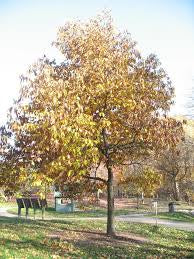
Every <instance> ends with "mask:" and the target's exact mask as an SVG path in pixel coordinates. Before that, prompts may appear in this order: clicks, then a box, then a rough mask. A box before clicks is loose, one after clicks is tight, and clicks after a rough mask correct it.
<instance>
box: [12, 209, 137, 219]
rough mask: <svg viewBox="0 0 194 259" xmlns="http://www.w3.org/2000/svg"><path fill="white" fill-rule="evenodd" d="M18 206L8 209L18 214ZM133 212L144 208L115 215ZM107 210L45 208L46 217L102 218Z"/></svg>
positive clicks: (23, 211) (117, 212) (116, 211)
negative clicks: (73, 210)
mask: <svg viewBox="0 0 194 259" xmlns="http://www.w3.org/2000/svg"><path fill="white" fill-rule="evenodd" d="M17 211H18V210H17V208H10V209H8V212H9V213H12V214H15V215H17ZM41 213H42V212H41V211H40V210H37V211H36V217H41V215H42V214H41ZM131 213H142V210H135V209H130V210H129V209H116V210H115V216H119V215H130V214H131ZM106 215H107V210H106V209H105V208H96V209H94V208H91V209H87V210H84V211H83V210H82V211H75V212H66V213H62V212H56V211H55V209H54V208H51V207H50V208H47V209H46V210H45V217H46V218H87V217H91V218H100V217H106ZM22 216H25V209H22ZM33 216H34V211H33V209H29V217H33Z"/></svg>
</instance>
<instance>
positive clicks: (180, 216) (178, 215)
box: [153, 211, 194, 223]
mask: <svg viewBox="0 0 194 259" xmlns="http://www.w3.org/2000/svg"><path fill="white" fill-rule="evenodd" d="M153 217H155V215H154V214H153ZM157 217H158V218H160V219H168V220H176V221H183V222H193V223H194V215H193V214H192V213H189V212H188V213H185V212H179V211H177V212H174V213H168V212H160V213H159V214H158V216H157Z"/></svg>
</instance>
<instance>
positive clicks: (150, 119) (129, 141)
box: [8, 14, 182, 235]
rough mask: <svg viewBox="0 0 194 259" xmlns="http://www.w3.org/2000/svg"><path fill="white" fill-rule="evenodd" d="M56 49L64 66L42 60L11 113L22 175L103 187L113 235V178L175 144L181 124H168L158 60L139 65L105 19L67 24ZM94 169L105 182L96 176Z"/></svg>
mask: <svg viewBox="0 0 194 259" xmlns="http://www.w3.org/2000/svg"><path fill="white" fill-rule="evenodd" d="M54 45H55V46H56V47H57V48H58V49H59V51H60V52H61V54H62V56H63V59H64V62H62V63H60V64H56V62H55V61H50V60H48V59H47V58H46V57H44V58H43V59H41V60H39V61H38V62H37V63H36V64H35V65H33V66H32V67H31V69H30V70H29V73H28V75H27V76H25V77H22V87H21V95H20V98H19V100H18V102H16V104H15V105H14V107H13V109H12V111H11V113H10V120H9V123H8V124H9V127H10V129H11V130H12V131H13V132H14V134H13V135H14V139H15V141H16V142H17V143H18V150H20V152H21V153H22V154H23V156H22V159H23V166H22V170H24V169H25V170H27V171H28V172H29V168H30V167H33V169H34V171H35V173H37V175H46V176H47V177H49V178H52V179H54V180H55V181H58V182H65V181H67V179H71V181H73V182H74V181H79V180H81V179H82V178H85V179H93V180H97V181H101V182H102V183H103V184H105V185H106V187H107V204H108V205H107V206H108V210H107V211H108V214H107V234H108V235H113V234H114V222H113V219H114V192H113V180H114V170H115V168H118V167H119V166H121V165H123V164H126V161H134V160H136V159H138V158H140V157H142V156H148V155H150V153H152V154H153V152H154V153H155V154H157V153H158V152H159V151H160V150H161V149H162V148H163V147H164V146H165V147H166V146H168V145H169V146H171V145H175V144H176V141H177V140H178V136H179V133H181V131H182V127H181V123H177V122H176V120H174V119H170V118H167V116H166V114H167V112H168V111H169V109H170V105H171V104H172V98H173V92H174V89H173V87H172V86H171V82H170V80H169V78H168V76H167V74H166V72H165V71H164V70H163V69H162V68H161V66H160V62H159V60H158V59H157V58H156V56H155V55H152V54H151V55H149V56H148V57H146V58H143V57H142V56H141V55H140V53H139V52H138V51H137V49H136V47H135V43H134V41H132V39H131V37H130V35H129V33H127V32H123V33H121V32H117V30H116V29H115V27H114V26H113V23H112V19H111V17H110V16H109V15H107V14H103V15H100V16H97V17H96V18H94V19H91V20H89V21H88V22H86V23H83V22H81V21H78V22H72V23H66V24H65V25H64V26H63V27H61V28H60V29H59V31H58V36H57V40H56V42H55V43H54ZM100 163H103V164H104V166H105V167H106V169H107V177H106V178H101V177H97V176H96V175H95V169H96V168H97V167H98V165H99V164H100ZM92 171H93V173H92Z"/></svg>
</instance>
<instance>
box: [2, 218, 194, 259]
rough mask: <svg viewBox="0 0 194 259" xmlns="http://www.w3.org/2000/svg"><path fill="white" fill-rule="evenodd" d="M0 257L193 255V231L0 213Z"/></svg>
mask: <svg viewBox="0 0 194 259" xmlns="http://www.w3.org/2000/svg"><path fill="white" fill-rule="evenodd" d="M0 229H1V231H0V258H6V259H7V258H29V259H30V258H40V259H41V258H193V257H194V250H193V249H194V247H193V243H194V233H193V232H186V231H182V230H176V229H173V228H165V227H158V228H156V227H154V226H151V225H148V224H136V223H123V222H122V223H121V222H117V223H116V231H117V234H118V236H117V237H116V238H108V237H106V236H105V235H104V232H105V230H106V222H105V221H100V222H99V221H88V220H84V221H81V220H76V221H75V220H72V219H67V220H50V221H48V220H47V221H41V220H36V221H33V220H24V219H11V218H5V217H0Z"/></svg>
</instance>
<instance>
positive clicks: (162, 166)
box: [157, 138, 194, 201]
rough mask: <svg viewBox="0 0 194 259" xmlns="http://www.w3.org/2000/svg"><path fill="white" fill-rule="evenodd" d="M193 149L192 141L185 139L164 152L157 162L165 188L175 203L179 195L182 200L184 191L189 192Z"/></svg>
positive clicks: (193, 158) (193, 157)
mask: <svg viewBox="0 0 194 259" xmlns="http://www.w3.org/2000/svg"><path fill="white" fill-rule="evenodd" d="M193 147H194V145H193V141H192V139H191V138H189V139H188V138H187V139H186V140H185V141H183V142H182V143H180V144H179V145H177V146H176V147H173V148H170V149H169V150H166V151H164V152H163V153H162V155H161V157H160V159H159V160H158V161H157V168H158V169H159V170H160V171H161V172H162V173H163V174H164V176H165V183H166V187H167V188H168V189H170V191H171V193H172V195H173V198H174V199H175V200H176V201H178V200H180V199H181V194H182V198H184V194H185V193H186V191H188V192H189V190H190V187H191V186H192V184H191V182H192V174H193V165H194V151H193V150H194V149H193ZM190 185H191V186H190ZM181 189H182V190H181Z"/></svg>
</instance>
